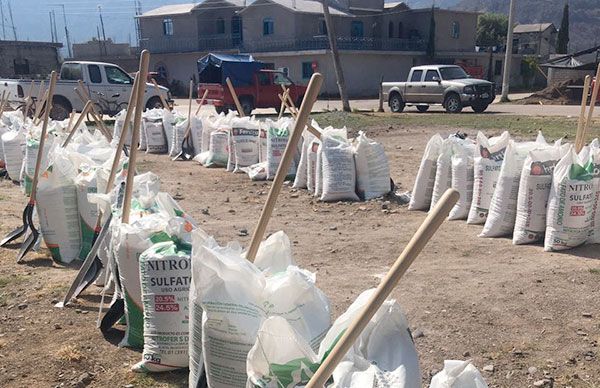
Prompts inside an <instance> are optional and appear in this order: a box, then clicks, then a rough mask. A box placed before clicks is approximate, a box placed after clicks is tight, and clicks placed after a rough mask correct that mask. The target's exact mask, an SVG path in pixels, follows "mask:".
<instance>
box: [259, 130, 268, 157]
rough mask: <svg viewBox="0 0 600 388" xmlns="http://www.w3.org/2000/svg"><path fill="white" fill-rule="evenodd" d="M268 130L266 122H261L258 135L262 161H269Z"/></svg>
mask: <svg viewBox="0 0 600 388" xmlns="http://www.w3.org/2000/svg"><path fill="white" fill-rule="evenodd" d="M267 131H268V127H267V126H266V124H264V123H262V122H261V125H260V128H259V135H258V137H259V139H258V160H259V161H260V162H266V161H267V153H268V150H267Z"/></svg>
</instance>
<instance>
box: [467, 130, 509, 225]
mask: <svg viewBox="0 0 600 388" xmlns="http://www.w3.org/2000/svg"><path fill="white" fill-rule="evenodd" d="M509 139H510V135H509V134H508V132H506V131H505V132H503V133H502V135H500V136H498V137H492V138H490V139H488V138H487V137H486V136H485V135H484V134H483V133H482V132H479V133H477V150H476V151H475V157H474V160H473V162H474V169H475V171H474V179H473V182H474V184H473V201H472V202H471V209H469V216H468V218H467V223H468V224H483V223H485V219H486V218H487V214H488V209H489V206H490V202H491V201H492V196H493V195H494V190H495V189H496V183H497V180H498V176H499V175H500V168H501V167H502V161H503V160H504V151H505V149H506V146H507V145H508V140H509Z"/></svg>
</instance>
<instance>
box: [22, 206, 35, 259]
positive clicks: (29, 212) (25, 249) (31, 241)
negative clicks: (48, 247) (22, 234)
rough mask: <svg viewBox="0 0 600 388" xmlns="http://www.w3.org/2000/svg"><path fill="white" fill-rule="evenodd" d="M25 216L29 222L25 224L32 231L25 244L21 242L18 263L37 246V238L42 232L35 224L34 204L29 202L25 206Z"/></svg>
mask: <svg viewBox="0 0 600 388" xmlns="http://www.w3.org/2000/svg"><path fill="white" fill-rule="evenodd" d="M23 216H24V217H25V218H26V220H27V222H26V224H25V225H27V227H28V228H29V230H31V233H30V234H29V235H28V236H27V238H26V239H25V241H23V244H21V250H20V251H19V254H18V255H17V263H20V262H21V260H23V258H24V257H25V255H27V253H29V251H30V250H32V249H33V247H34V246H35V244H36V242H37V239H38V238H39V237H40V232H38V231H37V229H36V228H35V225H34V224H33V205H32V204H27V207H25V211H24V212H23Z"/></svg>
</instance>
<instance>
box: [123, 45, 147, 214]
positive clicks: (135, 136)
mask: <svg viewBox="0 0 600 388" xmlns="http://www.w3.org/2000/svg"><path fill="white" fill-rule="evenodd" d="M149 62H150V52H149V51H148V50H143V51H142V53H141V54H140V70H139V72H138V84H137V88H136V89H137V90H136V96H135V97H136V98H135V114H134V117H133V128H132V129H131V130H132V132H131V148H130V150H129V166H127V167H128V168H127V182H126V184H125V196H124V198H123V213H122V216H121V220H122V222H123V223H125V224H128V223H129V213H130V212H131V195H132V193H133V178H134V176H135V165H136V161H137V149H138V143H139V142H140V126H141V125H142V111H143V110H144V91H145V88H146V83H145V82H143V80H145V79H146V78H147V77H148V63H149Z"/></svg>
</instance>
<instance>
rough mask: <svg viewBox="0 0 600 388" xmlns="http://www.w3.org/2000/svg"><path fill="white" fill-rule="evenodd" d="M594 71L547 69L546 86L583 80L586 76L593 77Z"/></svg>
mask: <svg viewBox="0 0 600 388" xmlns="http://www.w3.org/2000/svg"><path fill="white" fill-rule="evenodd" d="M594 74H595V71H593V70H571V69H556V68H552V67H550V68H548V85H554V84H557V83H560V82H565V81H577V80H581V81H582V82H581V84H583V79H584V78H585V76H586V75H590V76H592V77H593V76H594Z"/></svg>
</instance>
